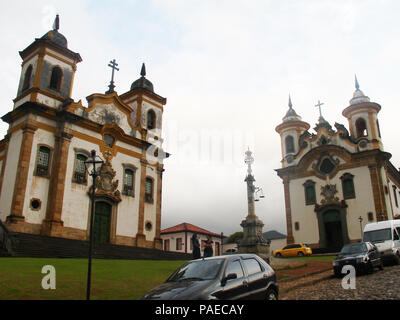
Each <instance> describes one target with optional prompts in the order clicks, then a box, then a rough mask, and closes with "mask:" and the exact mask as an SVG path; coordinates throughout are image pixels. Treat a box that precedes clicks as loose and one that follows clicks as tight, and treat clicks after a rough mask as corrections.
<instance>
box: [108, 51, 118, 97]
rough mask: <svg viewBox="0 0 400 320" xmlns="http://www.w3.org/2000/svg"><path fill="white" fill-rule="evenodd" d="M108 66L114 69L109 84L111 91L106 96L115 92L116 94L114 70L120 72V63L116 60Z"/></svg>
mask: <svg viewBox="0 0 400 320" xmlns="http://www.w3.org/2000/svg"><path fill="white" fill-rule="evenodd" d="M108 66H109V67H110V68H111V69H112V72H111V81H110V84H109V86H108V87H109V89H108V91H107V92H106V94H109V93H113V92H114V88H115V86H114V70H117V71H119V69H118V68H117V66H118V63H116V62H115V59H114V60H113V61H110V63H109V64H108Z"/></svg>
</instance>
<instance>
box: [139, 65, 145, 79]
mask: <svg viewBox="0 0 400 320" xmlns="http://www.w3.org/2000/svg"><path fill="white" fill-rule="evenodd" d="M140 75H141V76H142V77H144V76H146V66H145V65H144V62H143V64H142V70H140Z"/></svg>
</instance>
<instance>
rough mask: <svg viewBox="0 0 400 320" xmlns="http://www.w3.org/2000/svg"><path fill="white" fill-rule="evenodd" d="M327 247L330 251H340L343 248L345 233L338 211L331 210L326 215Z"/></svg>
mask: <svg viewBox="0 0 400 320" xmlns="http://www.w3.org/2000/svg"><path fill="white" fill-rule="evenodd" d="M323 218H324V225H325V237H326V238H325V240H326V242H325V243H326V247H327V249H329V250H330V251H332V252H334V251H336V252H337V251H340V250H341V249H342V247H343V243H344V241H343V232H342V222H341V219H340V213H339V211H338V210H329V211H326V212H325V213H324V216H323Z"/></svg>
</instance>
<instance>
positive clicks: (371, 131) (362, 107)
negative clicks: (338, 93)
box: [342, 76, 383, 151]
mask: <svg viewBox="0 0 400 320" xmlns="http://www.w3.org/2000/svg"><path fill="white" fill-rule="evenodd" d="M355 87H356V91H354V94H353V98H352V99H351V100H350V106H348V107H347V108H346V109H344V110H343V112H342V114H343V116H345V117H346V118H347V120H348V121H349V129H350V135H351V136H352V138H353V139H355V140H357V141H359V142H362V140H364V141H365V142H366V143H368V149H371V148H372V149H380V150H382V151H383V144H382V140H381V133H380V129H379V122H378V112H379V111H380V110H381V106H380V105H379V104H377V103H375V102H371V101H370V99H369V97H367V96H366V95H365V94H364V93H363V92H362V91H361V90H360V85H359V83H358V80H357V76H356V77H355ZM366 143H365V145H366ZM371 146H372V147H371Z"/></svg>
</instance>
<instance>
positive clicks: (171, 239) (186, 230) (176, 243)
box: [160, 222, 226, 256]
mask: <svg viewBox="0 0 400 320" xmlns="http://www.w3.org/2000/svg"><path fill="white" fill-rule="evenodd" d="M194 233H197V235H198V239H199V241H200V243H201V251H202V252H203V250H204V242H205V241H206V239H207V236H208V235H210V236H211V239H212V241H214V246H213V250H214V255H215V256H218V255H220V254H221V242H222V241H221V239H223V238H226V237H225V236H224V235H222V234H218V233H215V232H212V231H208V230H206V229H203V228H200V227H198V226H195V225H193V224H191V223H187V222H184V223H181V224H178V225H176V226H173V227H170V228H166V229H163V230H161V232H160V235H161V239H162V242H163V249H164V251H172V252H182V253H188V254H190V253H192V251H193V245H192V242H191V239H192V236H193V234H194Z"/></svg>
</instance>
